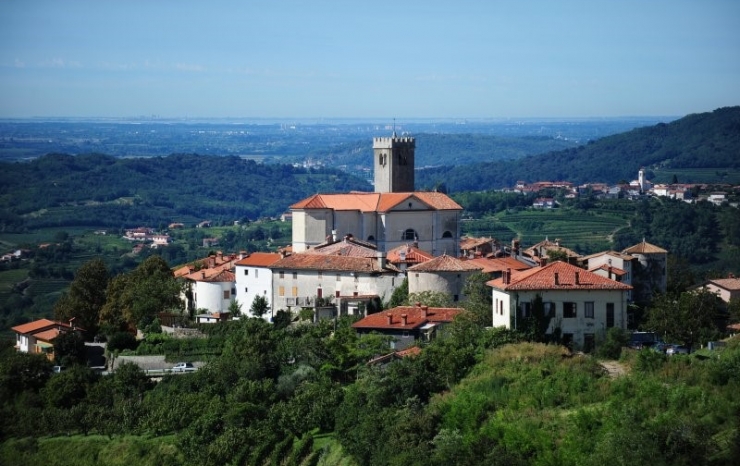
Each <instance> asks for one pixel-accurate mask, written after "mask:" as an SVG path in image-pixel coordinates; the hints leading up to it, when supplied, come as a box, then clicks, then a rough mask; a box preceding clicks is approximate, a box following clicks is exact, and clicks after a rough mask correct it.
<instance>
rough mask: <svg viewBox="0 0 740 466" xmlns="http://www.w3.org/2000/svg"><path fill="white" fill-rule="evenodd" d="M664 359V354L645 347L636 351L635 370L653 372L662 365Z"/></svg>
mask: <svg viewBox="0 0 740 466" xmlns="http://www.w3.org/2000/svg"><path fill="white" fill-rule="evenodd" d="M665 361H666V355H665V354H663V353H659V352H657V351H653V350H651V349H647V348H646V349H643V350H641V351H640V352H639V353H637V361H636V362H635V370H637V371H640V372H655V371H656V370H658V369H660V368H661V367H663V363H665Z"/></svg>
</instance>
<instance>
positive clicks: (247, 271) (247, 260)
mask: <svg viewBox="0 0 740 466" xmlns="http://www.w3.org/2000/svg"><path fill="white" fill-rule="evenodd" d="M283 257H285V254H280V253H276V252H253V253H251V254H243V255H242V256H241V259H239V260H238V261H237V262H236V264H235V265H234V275H235V276H236V299H237V300H238V301H239V303H240V304H241V305H242V315H244V316H247V317H255V316H253V315H252V314H250V312H249V308H250V307H251V306H252V303H253V302H254V299H255V298H256V297H257V296H262V297H263V298H265V299H266V300H267V306H268V308H269V309H272V308H273V306H272V302H273V301H272V300H273V287H272V270H270V266H271V265H272V264H274V263H275V262H277V261H279V260H280V259H282V258H283ZM262 317H263V318H264V319H267V320H269V319H270V312H268V313H267V314H266V315H264V316H262Z"/></svg>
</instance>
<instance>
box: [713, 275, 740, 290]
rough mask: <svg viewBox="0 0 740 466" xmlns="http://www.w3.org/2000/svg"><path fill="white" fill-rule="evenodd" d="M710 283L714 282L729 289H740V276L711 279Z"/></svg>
mask: <svg viewBox="0 0 740 466" xmlns="http://www.w3.org/2000/svg"><path fill="white" fill-rule="evenodd" d="M708 283H712V284H714V285H717V286H718V287H720V288H724V289H726V290H728V291H740V278H715V279H713V280H709V281H708Z"/></svg>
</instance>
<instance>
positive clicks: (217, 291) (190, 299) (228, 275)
mask: <svg viewBox="0 0 740 466" xmlns="http://www.w3.org/2000/svg"><path fill="white" fill-rule="evenodd" d="M238 260H239V256H237V255H236V254H226V255H225V254H223V252H221V251H218V252H217V253H216V254H212V255H210V256H208V257H206V258H204V259H201V260H198V261H195V262H193V263H191V264H187V265H184V266H182V267H179V268H177V269H175V270H174V272H173V274H174V276H175V278H181V279H182V280H184V282H185V288H184V291H183V293H182V299H183V301H184V302H185V309H187V310H188V311H189V312H191V313H192V312H194V311H196V310H198V309H205V310H206V311H208V313H216V312H218V313H222V312H227V311H228V309H229V306H230V305H231V302H232V301H233V300H234V295H235V292H236V277H235V276H234V272H233V270H234V266H235V264H236V262H237V261H238Z"/></svg>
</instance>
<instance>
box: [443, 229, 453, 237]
mask: <svg viewBox="0 0 740 466" xmlns="http://www.w3.org/2000/svg"><path fill="white" fill-rule="evenodd" d="M442 238H452V232H451V231H450V230H447V231H445V232H444V233H442Z"/></svg>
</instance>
